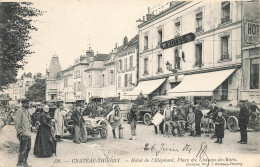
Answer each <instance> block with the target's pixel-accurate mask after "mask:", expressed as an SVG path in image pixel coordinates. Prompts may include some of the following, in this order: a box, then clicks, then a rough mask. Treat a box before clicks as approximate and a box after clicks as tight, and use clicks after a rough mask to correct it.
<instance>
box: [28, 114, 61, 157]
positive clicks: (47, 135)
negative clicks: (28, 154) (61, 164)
mask: <svg viewBox="0 0 260 167" xmlns="http://www.w3.org/2000/svg"><path fill="white" fill-rule="evenodd" d="M51 127H52V126H51V117H50V115H49V114H48V113H41V115H40V126H39V129H38V131H37V135H36V139H35V144H34V151H33V154H34V155H35V156H37V157H50V156H51V155H52V154H53V153H55V154H56V140H55V139H54V137H53V136H52V133H51Z"/></svg>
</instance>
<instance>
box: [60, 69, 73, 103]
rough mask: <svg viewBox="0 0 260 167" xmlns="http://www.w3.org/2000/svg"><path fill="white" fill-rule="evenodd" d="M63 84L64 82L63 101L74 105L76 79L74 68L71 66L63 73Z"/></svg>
mask: <svg viewBox="0 0 260 167" xmlns="http://www.w3.org/2000/svg"><path fill="white" fill-rule="evenodd" d="M61 78H62V80H61V83H60V84H62V82H63V87H64V89H63V100H64V102H65V103H73V102H74V101H75V100H74V77H73V67H72V66H70V67H68V68H67V69H65V70H62V72H61Z"/></svg>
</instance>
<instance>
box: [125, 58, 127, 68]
mask: <svg viewBox="0 0 260 167" xmlns="http://www.w3.org/2000/svg"><path fill="white" fill-rule="evenodd" d="M125 69H127V58H125Z"/></svg>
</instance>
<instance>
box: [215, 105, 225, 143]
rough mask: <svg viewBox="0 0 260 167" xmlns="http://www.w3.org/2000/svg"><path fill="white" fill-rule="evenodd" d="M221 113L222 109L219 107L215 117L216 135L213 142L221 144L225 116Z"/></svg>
mask: <svg viewBox="0 0 260 167" xmlns="http://www.w3.org/2000/svg"><path fill="white" fill-rule="evenodd" d="M222 114H223V109H220V110H219V111H218V116H217V117H216V120H215V126H216V127H215V131H216V136H217V141H215V142H214V143H219V144H222V139H223V138H224V130H225V129H224V128H225V127H224V125H225V118H224V117H223V116H222Z"/></svg>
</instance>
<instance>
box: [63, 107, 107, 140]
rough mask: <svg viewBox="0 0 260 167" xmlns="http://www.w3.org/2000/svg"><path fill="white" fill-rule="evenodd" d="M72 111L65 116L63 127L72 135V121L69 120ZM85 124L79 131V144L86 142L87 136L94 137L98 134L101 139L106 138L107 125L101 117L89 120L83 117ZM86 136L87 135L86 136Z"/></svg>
mask: <svg viewBox="0 0 260 167" xmlns="http://www.w3.org/2000/svg"><path fill="white" fill-rule="evenodd" d="M71 115H72V111H69V112H68V113H67V114H66V115H65V127H66V130H67V131H68V132H69V133H70V134H71V135H73V133H74V132H73V120H72V119H71ZM83 119H84V120H85V123H84V124H83V127H84V128H82V129H81V138H80V140H81V142H86V141H87V136H92V137H96V136H98V135H99V134H100V136H101V137H102V138H103V139H106V138H107V124H108V122H107V121H106V120H105V118H103V117H95V118H89V117H88V116H83ZM86 134H87V135H86Z"/></svg>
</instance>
